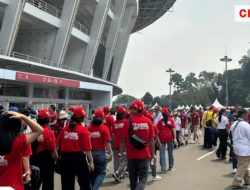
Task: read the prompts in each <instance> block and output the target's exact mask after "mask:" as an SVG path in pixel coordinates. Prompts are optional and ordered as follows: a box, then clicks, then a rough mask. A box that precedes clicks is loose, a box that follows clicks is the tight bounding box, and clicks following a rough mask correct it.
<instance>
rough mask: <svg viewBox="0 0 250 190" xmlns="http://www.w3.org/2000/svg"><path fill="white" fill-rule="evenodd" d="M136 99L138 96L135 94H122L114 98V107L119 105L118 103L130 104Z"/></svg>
mask: <svg viewBox="0 0 250 190" xmlns="http://www.w3.org/2000/svg"><path fill="white" fill-rule="evenodd" d="M135 100H136V98H135V97H134V96H130V95H128V94H121V95H119V96H117V98H116V99H115V100H114V102H113V106H114V107H115V106H118V105H127V106H129V104H130V103H131V102H133V101H135Z"/></svg>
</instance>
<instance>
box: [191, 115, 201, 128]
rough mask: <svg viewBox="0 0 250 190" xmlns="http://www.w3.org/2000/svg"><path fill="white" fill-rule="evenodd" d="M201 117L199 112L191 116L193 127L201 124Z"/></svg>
mask: <svg viewBox="0 0 250 190" xmlns="http://www.w3.org/2000/svg"><path fill="white" fill-rule="evenodd" d="M199 119H200V115H199V114H198V113H197V112H194V113H192V114H191V122H192V126H196V125H200V123H199Z"/></svg>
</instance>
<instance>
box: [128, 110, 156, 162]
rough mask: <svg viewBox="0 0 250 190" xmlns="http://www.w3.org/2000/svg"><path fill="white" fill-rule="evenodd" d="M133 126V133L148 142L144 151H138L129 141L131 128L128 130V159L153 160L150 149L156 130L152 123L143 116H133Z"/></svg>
mask: <svg viewBox="0 0 250 190" xmlns="http://www.w3.org/2000/svg"><path fill="white" fill-rule="evenodd" d="M131 120H132V125H133V131H134V132H133V133H134V134H135V135H136V136H138V137H139V138H141V139H142V140H144V141H146V142H147V146H146V148H144V149H142V150H138V149H136V148H134V147H133V146H132V145H131V144H130V141H129V139H128V138H129V128H130V127H128V129H127V132H126V134H127V158H128V159H138V158H139V159H140V158H143V159H149V158H151V155H150V148H149V139H150V138H154V137H155V134H154V129H153V125H152V122H151V121H150V120H149V119H148V118H147V117H145V116H143V115H140V114H139V115H133V116H132V118H131Z"/></svg>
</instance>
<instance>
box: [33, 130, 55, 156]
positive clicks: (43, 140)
mask: <svg viewBox="0 0 250 190" xmlns="http://www.w3.org/2000/svg"><path fill="white" fill-rule="evenodd" d="M37 140H38V145H37V149H36V153H39V152H43V151H45V150H48V151H49V152H53V151H54V150H55V149H56V141H55V135H54V132H53V131H52V130H50V129H49V128H48V127H47V126H44V127H43V134H41V135H40V136H39V137H38V139H37Z"/></svg>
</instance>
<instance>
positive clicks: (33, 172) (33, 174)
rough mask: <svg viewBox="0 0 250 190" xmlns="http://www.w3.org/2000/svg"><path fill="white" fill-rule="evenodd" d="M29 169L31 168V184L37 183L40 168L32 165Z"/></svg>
mask: <svg viewBox="0 0 250 190" xmlns="http://www.w3.org/2000/svg"><path fill="white" fill-rule="evenodd" d="M30 169H31V184H32V185H35V184H37V183H38V181H39V179H40V169H39V168H38V167H36V166H33V165H31V166H30Z"/></svg>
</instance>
